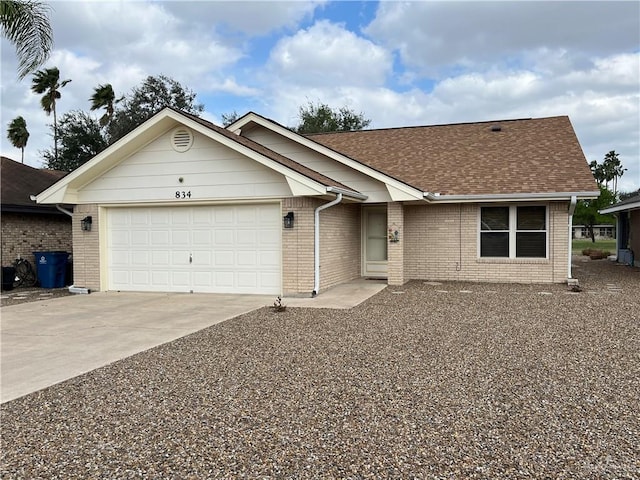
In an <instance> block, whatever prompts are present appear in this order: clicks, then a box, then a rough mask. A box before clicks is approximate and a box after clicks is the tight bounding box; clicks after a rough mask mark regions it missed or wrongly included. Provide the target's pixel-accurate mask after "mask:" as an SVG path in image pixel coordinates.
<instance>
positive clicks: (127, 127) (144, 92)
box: [107, 75, 204, 144]
mask: <svg viewBox="0 0 640 480" xmlns="http://www.w3.org/2000/svg"><path fill="white" fill-rule="evenodd" d="M195 99H196V94H195V93H194V92H193V91H192V90H190V89H188V88H185V87H183V86H182V85H181V84H180V83H179V82H177V81H176V80H174V79H172V78H169V77H167V76H164V75H159V76H157V77H152V76H149V77H147V78H146V79H145V81H144V82H143V83H142V85H140V86H139V87H134V88H133V90H132V91H131V93H130V94H128V95H125V97H124V100H123V101H122V102H121V103H120V105H119V106H118V107H117V108H116V110H115V114H114V115H113V117H112V118H111V122H109V124H108V126H107V137H108V140H109V143H110V144H111V143H113V142H115V141H117V140H118V139H120V138H122V137H123V136H125V135H126V134H127V133H129V132H130V131H131V130H133V129H134V128H136V127H137V126H138V125H140V124H142V123H143V122H145V121H146V120H148V119H149V118H150V117H151V116H152V115H154V114H155V113H157V112H158V111H160V110H161V109H162V108H164V107H173V108H176V109H178V110H182V111H184V112H187V113H190V114H192V115H196V116H198V115H199V114H200V113H202V111H203V110H204V105H202V104H198V103H195Z"/></svg>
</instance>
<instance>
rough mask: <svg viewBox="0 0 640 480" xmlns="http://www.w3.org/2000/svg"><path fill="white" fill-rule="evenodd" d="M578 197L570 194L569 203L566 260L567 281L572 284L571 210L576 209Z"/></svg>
mask: <svg viewBox="0 0 640 480" xmlns="http://www.w3.org/2000/svg"><path fill="white" fill-rule="evenodd" d="M577 201H578V198H577V197H576V196H575V195H571V203H569V255H568V260H567V283H568V284H572V283H574V282H572V277H571V250H572V249H571V244H572V241H571V239H572V235H573V212H575V210H576V203H577Z"/></svg>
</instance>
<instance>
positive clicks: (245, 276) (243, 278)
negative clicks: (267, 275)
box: [237, 272, 258, 289]
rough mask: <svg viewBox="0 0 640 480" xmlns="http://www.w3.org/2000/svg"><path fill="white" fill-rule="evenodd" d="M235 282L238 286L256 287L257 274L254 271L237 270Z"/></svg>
mask: <svg viewBox="0 0 640 480" xmlns="http://www.w3.org/2000/svg"><path fill="white" fill-rule="evenodd" d="M237 282H238V286H239V287H240V288H253V289H257V287H258V274H257V273H256V272H237Z"/></svg>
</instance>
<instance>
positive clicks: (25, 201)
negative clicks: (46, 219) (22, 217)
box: [0, 157, 67, 212]
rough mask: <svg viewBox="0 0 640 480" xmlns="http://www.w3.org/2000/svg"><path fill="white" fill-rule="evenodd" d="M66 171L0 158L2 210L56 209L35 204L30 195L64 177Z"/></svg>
mask: <svg viewBox="0 0 640 480" xmlns="http://www.w3.org/2000/svg"><path fill="white" fill-rule="evenodd" d="M66 174H67V172H60V171H57V170H44V169H39V168H33V167H30V166H29V165H24V164H22V163H19V162H16V161H14V160H11V159H10V158H7V157H2V158H1V164H0V179H1V181H2V187H1V188H2V190H1V192H2V193H1V195H2V211H23V212H26V211H34V212H35V211H50V210H53V211H56V212H57V210H56V209H55V207H51V206H43V205H37V204H36V203H35V202H34V201H33V200H31V198H30V196H31V195H37V194H38V193H40V192H42V191H43V190H46V189H47V188H49V187H50V186H51V185H53V184H54V183H55V182H57V181H58V180H60V179H61V178H62V177H64V176H65V175H66Z"/></svg>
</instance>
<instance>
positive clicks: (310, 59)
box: [269, 21, 393, 86]
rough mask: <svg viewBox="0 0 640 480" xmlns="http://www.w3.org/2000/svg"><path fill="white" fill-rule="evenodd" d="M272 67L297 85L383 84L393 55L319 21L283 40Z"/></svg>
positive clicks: (273, 71)
mask: <svg viewBox="0 0 640 480" xmlns="http://www.w3.org/2000/svg"><path fill="white" fill-rule="evenodd" d="M269 63H270V65H269V68H270V70H271V73H272V75H274V76H276V77H278V78H279V79H280V80H281V81H284V82H287V83H291V84H296V85H314V84H321V85H324V86H337V85H373V86H377V85H381V84H383V83H384V82H385V80H386V77H387V75H389V74H391V72H392V67H393V58H392V56H391V54H390V53H389V52H388V51H386V50H385V49H383V48H381V47H379V46H377V45H375V44H374V43H372V42H370V41H369V40H366V39H364V38H361V37H358V36H357V35H356V34H354V33H353V32H350V31H348V30H346V29H345V28H344V27H343V26H341V25H336V24H333V23H330V22H328V21H320V22H317V23H315V24H314V25H313V26H312V27H310V28H308V29H307V30H300V31H298V32H297V33H296V34H295V35H293V36H291V37H285V38H283V39H281V40H280V41H279V42H278V43H277V44H276V46H275V47H274V49H273V50H272V51H271V56H270V59H269Z"/></svg>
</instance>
